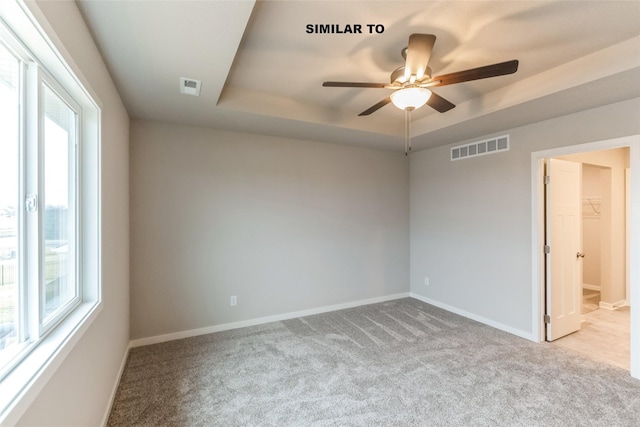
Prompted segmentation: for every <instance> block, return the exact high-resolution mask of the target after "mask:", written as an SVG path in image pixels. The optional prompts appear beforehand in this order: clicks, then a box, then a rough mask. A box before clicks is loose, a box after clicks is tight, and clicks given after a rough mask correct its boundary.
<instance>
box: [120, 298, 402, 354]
mask: <svg viewBox="0 0 640 427" xmlns="http://www.w3.org/2000/svg"><path fill="white" fill-rule="evenodd" d="M409 296H410V294H409V293H408V292H406V293H401V294H394V295H387V296H383V297H377V298H369V299H364V300H359V301H353V302H348V303H343V304H336V305H329V306H324V307H318V308H312V309H308V310H301V311H294V312H291V313H283V314H276V315H273V316H266V317H258V318H255V319H248V320H243V321H240V322H232V323H223V324H221V325H213V326H207V327H204V328H198V329H191V330H189V331H182V332H174V333H170V334H164V335H157V336H154V337H148V338H140V339H135V340H131V342H130V343H129V348H133V347H141V346H143V345H151V344H158V343H162V342H167V341H173V340H179V339H182V338H189V337H195V336H198V335H205V334H211V333H214V332H222V331H228V330H231V329H238V328H244V327H247V326H255V325H262V324H264V323H271V322H279V321H282V320H288V319H295V318H297V317H304V316H311V315H314V314H321V313H328V312H330V311H336V310H343V309H345V308H353V307H359V306H361V305H368V304H376V303H379V302H385V301H392V300H396V299H400V298H408V297H409Z"/></svg>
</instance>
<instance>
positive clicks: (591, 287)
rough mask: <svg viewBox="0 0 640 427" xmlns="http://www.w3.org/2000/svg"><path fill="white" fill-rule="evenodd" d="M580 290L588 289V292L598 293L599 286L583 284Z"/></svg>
mask: <svg viewBox="0 0 640 427" xmlns="http://www.w3.org/2000/svg"><path fill="white" fill-rule="evenodd" d="M582 289H589V290H590V291H598V292H600V285H592V284H590V283H583V284H582Z"/></svg>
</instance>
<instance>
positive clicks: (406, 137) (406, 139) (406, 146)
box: [404, 109, 409, 156]
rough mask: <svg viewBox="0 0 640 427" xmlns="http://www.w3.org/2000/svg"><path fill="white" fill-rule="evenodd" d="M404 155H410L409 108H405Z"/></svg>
mask: <svg viewBox="0 0 640 427" xmlns="http://www.w3.org/2000/svg"><path fill="white" fill-rule="evenodd" d="M404 155H405V156H408V155H409V110H406V109H405V110H404Z"/></svg>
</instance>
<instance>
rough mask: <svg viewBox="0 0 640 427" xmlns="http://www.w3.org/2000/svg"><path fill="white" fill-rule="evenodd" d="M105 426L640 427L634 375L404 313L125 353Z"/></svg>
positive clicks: (392, 305) (395, 308) (363, 310)
mask: <svg viewBox="0 0 640 427" xmlns="http://www.w3.org/2000/svg"><path fill="white" fill-rule="evenodd" d="M108 424H109V425H111V426H125V425H126V426H132V425H168V426H257V425H260V426H387V425H388V426H638V425H640V381H639V380H636V379H633V378H631V377H630V376H629V372H628V371H625V370H623V369H619V368H615V367H612V366H609V365H604V364H599V363H596V362H593V361H591V360H588V359H585V358H582V357H581V356H578V355H576V354H574V353H570V352H568V351H566V350H564V349H561V348H557V347H555V346H552V345H549V344H536V343H532V342H529V341H527V340H524V339H521V338H518V337H515V336H513V335H510V334H507V333H505V332H501V331H499V330H496V329H493V328H490V327H488V326H485V325H482V324H479V323H476V322H474V321H471V320H468V319H465V318H463V317H460V316H457V315H455V314H452V313H449V312H446V311H444V310H441V309H438V308H436V307H433V306H430V305H428V304H425V303H422V302H420V301H418V300H415V299H410V298H407V299H402V300H397V301H391V302H386V303H380V304H373V305H369V306H364V307H358V308H353V309H347V310H341V311H336V312H332V313H327V314H320V315H315V316H308V317H304V318H299V319H293V320H287V321H282V322H275V323H270V324H266V325H260V326H254V327H249V328H243V329H237V330H233V331H227V332H220V333H215V334H210V335H203V336H199V337H194V338H188V339H184V340H178V341H172V342H167V343H163V344H157V345H151V346H146V347H139V348H134V349H132V350H131V352H130V355H129V359H128V361H127V366H126V368H125V371H124V374H123V377H122V379H121V382H120V385H119V388H118V391H117V395H116V398H115V402H114V406H113V408H112V412H111V416H110V418H109V422H108Z"/></svg>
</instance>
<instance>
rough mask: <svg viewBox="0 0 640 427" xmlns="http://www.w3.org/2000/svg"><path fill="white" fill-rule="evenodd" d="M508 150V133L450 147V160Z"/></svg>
mask: <svg viewBox="0 0 640 427" xmlns="http://www.w3.org/2000/svg"><path fill="white" fill-rule="evenodd" d="M499 151H509V135H502V136H498V137H496V138H491V139H485V140H484V141H477V142H472V143H471V144H465V145H459V146H457V147H453V148H451V161H454V160H460V159H466V158H469V157H477V156H484V155H485V154H494V153H497V152H499Z"/></svg>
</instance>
